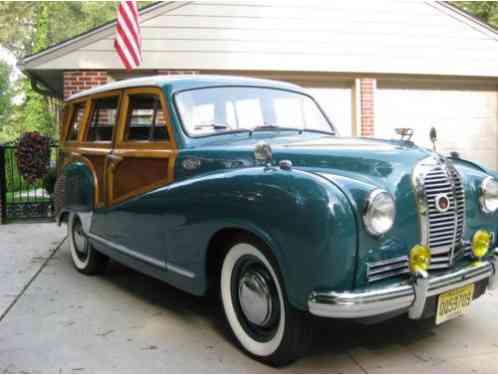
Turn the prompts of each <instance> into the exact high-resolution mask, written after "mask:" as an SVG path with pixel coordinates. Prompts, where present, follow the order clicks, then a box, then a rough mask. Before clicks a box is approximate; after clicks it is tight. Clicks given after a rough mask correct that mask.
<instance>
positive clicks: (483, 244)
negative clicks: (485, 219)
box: [472, 229, 491, 259]
mask: <svg viewBox="0 0 498 375" xmlns="http://www.w3.org/2000/svg"><path fill="white" fill-rule="evenodd" d="M490 246H491V233H489V232H488V231H487V230H484V229H479V230H478V231H477V232H475V233H474V236H473V237H472V253H473V254H474V257H476V258H477V259H480V258H482V257H483V256H485V255H486V253H487V252H488V250H489V248H490Z"/></svg>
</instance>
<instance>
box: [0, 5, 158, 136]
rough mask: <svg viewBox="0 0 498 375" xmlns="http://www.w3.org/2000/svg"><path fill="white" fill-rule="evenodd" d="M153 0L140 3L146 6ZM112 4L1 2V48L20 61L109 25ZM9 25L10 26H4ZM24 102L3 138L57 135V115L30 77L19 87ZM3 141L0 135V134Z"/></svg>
mask: <svg viewBox="0 0 498 375" xmlns="http://www.w3.org/2000/svg"><path fill="white" fill-rule="evenodd" d="M149 3H151V1H143V2H140V6H141V7H143V6H145V5H147V4H149ZM117 4H118V3H117V2H113V1H74V2H73V1H63V2H59V1H43V2H37V1H18V2H13V1H2V2H0V25H3V26H4V27H1V28H0V46H2V47H4V48H7V49H8V50H9V51H11V52H12V53H13V54H14V55H15V56H16V57H17V58H22V57H24V56H27V55H30V54H33V53H36V52H39V51H41V50H43V49H45V48H47V47H49V46H51V45H53V44H56V43H59V42H61V41H63V40H65V39H68V38H71V37H73V36H75V35H78V34H80V33H83V32H85V31H87V30H89V29H91V28H93V27H96V26H99V25H101V24H103V23H105V22H108V21H110V20H112V19H114V17H115V16H116V7H117ZM6 25H8V27H5V26H6ZM19 87H20V91H21V96H23V97H24V101H23V103H22V104H20V105H16V106H14V107H13V108H12V115H11V116H10V121H9V123H8V126H7V127H8V129H6V130H4V132H3V134H4V135H3V138H5V137H8V138H13V137H14V138H15V137H18V136H19V135H20V134H22V132H24V131H34V130H37V131H39V132H40V133H42V134H46V135H50V136H56V134H57V131H56V126H55V125H54V121H55V116H54V114H53V113H51V111H50V110H49V105H48V99H47V98H45V97H43V96H42V95H40V94H38V93H36V92H35V91H34V90H33V89H32V88H31V84H30V82H29V80H28V79H27V78H24V79H22V81H21V83H20V85H19ZM0 138H1V134H0Z"/></svg>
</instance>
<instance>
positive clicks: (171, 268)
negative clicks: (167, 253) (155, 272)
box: [166, 262, 195, 279]
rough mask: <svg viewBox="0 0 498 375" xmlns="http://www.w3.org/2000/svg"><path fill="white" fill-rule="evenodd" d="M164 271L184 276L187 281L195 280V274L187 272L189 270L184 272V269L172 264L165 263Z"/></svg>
mask: <svg viewBox="0 0 498 375" xmlns="http://www.w3.org/2000/svg"><path fill="white" fill-rule="evenodd" d="M166 269H167V270H168V271H172V272H175V273H177V274H179V275H182V276H185V277H188V278H189V279H194V278H195V273H193V272H191V271H189V270H186V269H185V268H182V267H180V266H177V265H175V264H172V263H170V262H166Z"/></svg>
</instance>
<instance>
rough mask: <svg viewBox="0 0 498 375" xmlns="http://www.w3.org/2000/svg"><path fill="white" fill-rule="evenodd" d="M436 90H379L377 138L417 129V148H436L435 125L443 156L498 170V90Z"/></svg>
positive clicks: (454, 88)
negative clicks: (431, 136) (453, 154)
mask: <svg viewBox="0 0 498 375" xmlns="http://www.w3.org/2000/svg"><path fill="white" fill-rule="evenodd" d="M434 86H435V85H433V87H434ZM433 87H425V88H421V87H411V88H406V87H405V88H402V87H388V86H383V85H379V87H378V90H377V93H376V96H375V113H376V119H375V136H376V137H380V138H388V139H391V138H398V136H397V135H396V134H395V132H394V129H395V128H399V127H409V128H413V129H414V130H415V136H414V137H413V140H414V141H415V143H417V144H418V145H420V146H423V147H432V145H431V143H430V141H429V131H430V128H431V127H432V126H434V127H435V128H436V129H437V131H438V139H439V141H438V151H440V152H442V153H443V154H448V153H449V152H450V151H458V152H459V153H460V154H461V155H462V156H463V157H464V158H467V159H470V160H474V161H477V162H478V163H481V164H483V165H485V166H487V167H489V168H492V169H495V170H496V169H497V143H498V138H497V136H498V135H497V122H498V119H497V117H498V103H497V102H498V94H497V92H496V88H493V87H490V88H482V87H479V88H478V87H470V88H469V87H463V88H458V87H446V88H441V89H434V88H433Z"/></svg>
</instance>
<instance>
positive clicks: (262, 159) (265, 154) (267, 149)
mask: <svg viewBox="0 0 498 375" xmlns="http://www.w3.org/2000/svg"><path fill="white" fill-rule="evenodd" d="M272 157H273V155H272V150H271V146H270V145H269V144H268V143H266V142H265V141H261V142H258V143H257V144H256V146H255V147H254V158H255V159H256V161H257V162H259V163H262V164H269V163H271V160H272Z"/></svg>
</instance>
